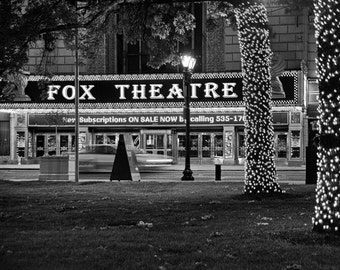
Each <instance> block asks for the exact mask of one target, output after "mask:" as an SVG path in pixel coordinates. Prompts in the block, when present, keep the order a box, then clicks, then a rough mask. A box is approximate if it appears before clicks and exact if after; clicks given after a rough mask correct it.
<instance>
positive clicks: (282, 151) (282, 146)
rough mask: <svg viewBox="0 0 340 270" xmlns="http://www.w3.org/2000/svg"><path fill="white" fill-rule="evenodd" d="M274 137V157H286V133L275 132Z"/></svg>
mask: <svg viewBox="0 0 340 270" xmlns="http://www.w3.org/2000/svg"><path fill="white" fill-rule="evenodd" d="M274 138H275V139H274V145H275V155H276V158H278V159H282V158H284V159H286V158H287V153H288V143H287V133H276V134H275V137H274Z"/></svg>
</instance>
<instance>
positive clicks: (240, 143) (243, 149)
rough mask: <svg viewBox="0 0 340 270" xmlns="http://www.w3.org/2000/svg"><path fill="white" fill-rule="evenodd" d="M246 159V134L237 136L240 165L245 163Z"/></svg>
mask: <svg viewBox="0 0 340 270" xmlns="http://www.w3.org/2000/svg"><path fill="white" fill-rule="evenodd" d="M245 157H246V147H245V135H244V133H238V134H237V160H238V163H239V164H243V163H244V159H245Z"/></svg>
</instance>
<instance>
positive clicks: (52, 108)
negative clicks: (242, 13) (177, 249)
mask: <svg viewBox="0 0 340 270" xmlns="http://www.w3.org/2000/svg"><path fill="white" fill-rule="evenodd" d="M265 2H266V3H267V4H266V5H267V8H268V18H269V26H270V29H271V48H272V51H273V53H274V57H273V63H272V68H271V72H272V88H273V90H272V97H273V104H272V105H273V110H272V112H273V123H274V131H275V136H274V140H275V141H274V143H275V156H276V161H277V164H278V165H287V166H289V165H292V166H300V165H303V164H305V160H306V147H308V146H312V142H313V138H314V136H315V134H316V126H317V125H316V123H317V112H316V107H317V102H318V101H317V97H318V85H317V79H316V78H317V74H316V66H315V57H316V53H315V51H316V46H315V38H314V28H313V26H312V25H313V17H312V15H311V12H310V9H308V8H303V9H302V10H294V11H291V13H287V9H286V7H285V6H280V5H279V4H278V3H277V1H271V0H268V1H265ZM193 8H194V11H195V16H196V18H197V20H196V29H195V31H194V33H193V35H192V39H191V41H190V44H189V47H190V48H191V51H192V53H193V54H194V55H195V56H196V58H197V60H198V61H197V64H196V66H195V69H194V73H193V75H192V80H191V96H190V100H191V102H190V107H191V119H190V122H191V140H190V141H191V145H190V156H191V162H192V163H197V164H203V163H212V162H213V160H214V158H215V157H221V158H223V161H224V163H225V164H242V163H243V162H244V157H245V148H244V140H245V135H244V118H243V115H244V110H245V107H244V104H243V94H242V74H241V57H240V47H239V42H238V35H237V31H235V29H234V28H233V27H232V25H228V24H227V23H226V22H223V21H222V20H221V21H220V23H219V24H216V25H215V26H214V27H213V28H208V27H207V26H206V25H207V24H206V10H207V6H206V4H198V3H196V4H195V5H194V6H193ZM28 56H29V61H28V63H27V66H26V67H25V69H26V70H27V71H29V74H28V75H27V76H25V75H22V76H21V77H18V78H16V79H14V80H13V81H12V85H13V84H15V83H14V81H15V80H19V81H20V83H17V85H18V87H17V88H18V89H16V91H17V93H16V95H15V96H13V98H12V99H11V100H10V101H1V97H0V101H1V103H0V162H17V161H18V157H20V160H21V161H22V162H39V159H40V157H42V156H45V155H62V154H64V153H67V152H72V151H74V148H75V137H74V133H75V105H74V104H75V87H74V85H75V84H74V69H75V64H74V63H75V59H74V52H72V51H70V50H68V49H67V48H66V47H65V45H64V43H63V40H62V39H60V40H57V43H56V46H55V48H53V50H51V51H48V52H46V51H45V52H44V53H42V50H41V44H39V43H37V44H36V46H32V48H31V49H30V50H29V55H28ZM147 60H148V57H147V55H146V54H145V47H144V46H143V44H142V42H137V43H135V44H127V43H126V42H125V40H124V36H119V35H114V34H108V35H107V36H105V37H103V46H102V48H100V49H99V52H98V55H96V57H95V58H94V59H81V62H82V65H80V67H79V68H80V88H79V131H80V138H79V141H80V150H82V149H83V148H84V147H85V146H86V145H90V144H117V143H118V137H119V134H131V136H132V138H133V142H134V144H135V147H137V148H140V149H143V150H145V151H147V152H150V153H155V154H160V155H166V156H171V157H172V158H173V160H174V162H175V163H181V162H183V161H184V156H185V145H184V144H185V120H184V119H185V116H184V114H183V106H184V93H183V91H182V90H183V89H182V88H183V86H182V85H183V82H182V78H183V74H182V73H181V72H182V70H181V68H180V66H177V67H169V66H167V67H165V68H163V67H162V68H161V69H160V70H151V68H150V67H148V66H147V65H146V62H147ZM41 69H43V72H41ZM155 72H157V73H155ZM38 74H54V75H53V76H52V77H51V76H49V77H48V78H47V77H43V76H40V75H38ZM89 74H90V75H89ZM91 74H92V75H91ZM108 74H109V75H108Z"/></svg>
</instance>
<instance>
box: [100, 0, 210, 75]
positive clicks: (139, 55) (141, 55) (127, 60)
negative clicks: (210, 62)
mask: <svg viewBox="0 0 340 270" xmlns="http://www.w3.org/2000/svg"><path fill="white" fill-rule="evenodd" d="M192 9H193V12H194V14H195V18H196V28H195V30H194V31H193V33H192V38H191V41H190V43H189V44H186V45H185V46H178V50H179V51H185V50H190V51H192V52H193V53H194V55H195V57H196V58H197V63H196V66H195V71H196V72H201V71H202V55H203V53H202V48H203V45H202V42H203V39H202V36H203V34H202V33H203V29H202V25H203V19H204V17H203V11H204V8H203V4H202V3H196V4H194V5H193V6H192ZM115 41H116V42H115V45H113V46H115V48H116V54H115V55H116V56H114V54H112V53H110V52H108V54H107V55H108V56H109V57H111V58H112V57H116V59H112V60H110V59H108V61H107V63H108V68H109V69H115V70H112V71H111V70H109V72H113V73H118V74H125V73H126V74H140V73H173V72H180V71H181V70H180V67H179V66H177V67H175V66H172V65H170V64H168V65H164V66H162V67H161V68H160V69H153V68H151V67H149V66H148V65H147V62H148V61H149V55H148V54H147V50H146V47H145V44H143V42H141V41H139V42H137V43H135V44H127V43H126V42H125V40H124V36H123V35H117V36H116V37H115ZM110 49H112V48H111V47H110V46H108V51H109V50H110ZM112 61H113V62H115V63H117V65H116V67H115V68H114V67H110V65H112V64H110V62H112Z"/></svg>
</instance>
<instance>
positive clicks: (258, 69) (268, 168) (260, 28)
mask: <svg viewBox="0 0 340 270" xmlns="http://www.w3.org/2000/svg"><path fill="white" fill-rule="evenodd" d="M235 14H236V18H237V25H238V38H239V42H240V49H241V54H242V72H243V74H244V76H243V78H244V79H243V93H244V103H245V106H246V109H245V116H246V117H245V133H246V134H245V146H246V162H245V166H246V168H245V193H248V194H256V193H276V192H282V190H281V188H280V187H279V185H278V183H277V181H276V178H277V174H276V166H275V160H274V156H275V154H274V129H273V120H272V111H271V108H272V103H271V84H270V78H271V76H270V70H269V67H270V64H271V58H272V52H271V49H270V44H269V30H268V27H267V22H268V18H267V10H266V8H265V7H264V6H263V5H262V4H254V5H251V6H241V7H240V8H238V9H236V10H235Z"/></svg>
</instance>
